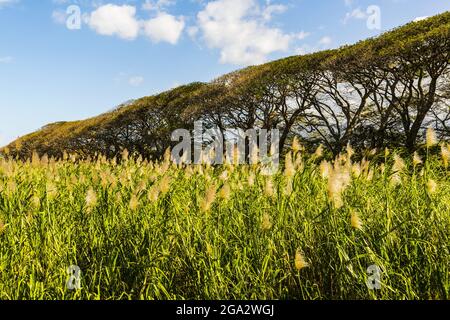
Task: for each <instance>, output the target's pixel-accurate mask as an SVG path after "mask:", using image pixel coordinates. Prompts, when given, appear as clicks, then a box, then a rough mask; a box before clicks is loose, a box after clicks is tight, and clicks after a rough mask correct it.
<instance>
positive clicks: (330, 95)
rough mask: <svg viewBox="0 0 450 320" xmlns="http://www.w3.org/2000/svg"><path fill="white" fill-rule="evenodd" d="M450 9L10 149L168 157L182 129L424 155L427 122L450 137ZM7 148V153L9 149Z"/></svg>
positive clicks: (61, 128) (146, 101) (50, 129)
mask: <svg viewBox="0 0 450 320" xmlns="http://www.w3.org/2000/svg"><path fill="white" fill-rule="evenodd" d="M449 65H450V12H446V13H443V14H441V15H438V16H435V17H432V18H429V19H426V20H423V21H419V22H412V23H409V24H407V25H405V26H403V27H400V28H398V29H395V30H393V31H390V32H387V33H385V34H383V35H381V36H379V37H376V38H372V39H368V40H365V41H361V42H359V43H357V44H355V45H352V46H346V47H342V48H339V49H336V50H328V51H322V52H318V53H313V54H309V55H304V56H293V57H289V58H286V59H282V60H278V61H274V62H271V63H268V64H264V65H260V66H253V67H249V68H246V69H243V70H239V71H237V72H234V73H231V74H227V75H225V76H223V77H221V78H218V79H216V80H214V81H212V82H210V83H192V84H189V85H186V86H181V87H178V88H175V89H173V90H170V91H168V92H164V93H162V94H159V95H155V96H151V97H145V98H142V99H139V100H136V101H133V102H132V103H131V104H129V105H125V106H122V107H121V108H118V109H116V110H114V111H112V112H109V113H106V114H103V115H100V116H98V117H95V118H92V119H88V120H85V121H78V122H61V123H55V124H51V125H48V126H46V127H44V128H42V129H41V130H39V131H37V132H35V133H32V134H30V135H28V136H25V137H22V138H20V139H18V140H17V141H15V142H13V143H12V144H11V145H10V146H8V151H9V152H10V153H12V154H13V155H18V156H20V157H29V156H30V155H31V153H32V152H33V151H37V152H38V153H40V154H43V153H47V154H49V155H53V156H61V155H62V153H63V152H64V151H67V152H69V153H79V154H82V155H92V154H94V153H102V154H105V155H107V156H111V157H112V156H115V155H117V154H118V153H119V152H121V150H122V149H124V148H126V149H128V150H129V151H130V152H136V153H139V154H141V155H143V156H145V157H149V158H154V157H158V156H161V155H162V154H163V153H164V151H165V150H166V149H167V148H168V147H170V146H173V145H174V142H172V141H171V133H172V132H173V131H174V130H175V129H179V128H185V129H192V128H193V124H194V122H195V121H197V120H202V121H203V123H204V124H206V126H207V127H216V128H218V129H219V130H221V131H222V132H225V131H226V130H227V129H230V128H233V129H237V128H238V129H242V130H244V131H245V130H247V129H251V128H262V129H268V130H271V129H274V128H277V129H279V130H280V136H281V141H280V147H281V149H285V147H286V146H287V145H288V144H289V142H290V141H291V139H292V138H293V137H294V136H298V137H300V139H301V140H302V141H303V142H304V144H305V145H307V146H310V147H311V148H313V147H315V146H317V145H318V144H323V145H324V146H326V147H327V149H328V150H330V151H331V152H332V153H333V154H337V153H339V152H340V151H341V150H342V149H343V148H344V147H345V146H346V145H348V144H351V145H352V146H353V147H354V148H355V149H358V150H362V149H368V148H370V149H373V148H384V147H401V148H404V149H406V150H408V151H411V152H412V151H414V150H415V149H416V148H417V147H418V146H419V145H420V143H421V141H422V137H423V134H424V131H425V129H426V128H427V127H430V126H432V127H433V128H435V130H436V132H437V133H438V136H439V138H440V139H448V138H449V137H450V104H449V101H450V67H449ZM4 151H5V150H4Z"/></svg>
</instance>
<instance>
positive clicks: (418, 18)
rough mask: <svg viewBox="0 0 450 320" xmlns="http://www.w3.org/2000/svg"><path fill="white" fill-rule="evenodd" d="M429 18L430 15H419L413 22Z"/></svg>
mask: <svg viewBox="0 0 450 320" xmlns="http://www.w3.org/2000/svg"><path fill="white" fill-rule="evenodd" d="M428 18H429V16H423V17H417V18H415V19H414V20H413V22H419V21H422V20H426V19H428Z"/></svg>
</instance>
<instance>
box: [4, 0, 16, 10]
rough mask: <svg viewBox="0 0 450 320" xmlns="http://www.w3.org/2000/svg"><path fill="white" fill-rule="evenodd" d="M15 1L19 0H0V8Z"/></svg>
mask: <svg viewBox="0 0 450 320" xmlns="http://www.w3.org/2000/svg"><path fill="white" fill-rule="evenodd" d="M17 2H19V0H0V9H1V8H2V7H6V6H7V5H10V4H13V3H17Z"/></svg>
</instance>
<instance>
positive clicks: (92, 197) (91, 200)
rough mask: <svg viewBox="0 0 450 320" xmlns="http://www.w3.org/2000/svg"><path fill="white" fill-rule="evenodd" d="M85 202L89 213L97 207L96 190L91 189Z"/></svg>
mask: <svg viewBox="0 0 450 320" xmlns="http://www.w3.org/2000/svg"><path fill="white" fill-rule="evenodd" d="M85 200H86V207H87V209H88V210H89V211H90V210H92V209H93V208H94V207H95V206H96V205H97V194H96V193H95V191H94V189H92V188H89V190H88V192H87V194H86V198H85Z"/></svg>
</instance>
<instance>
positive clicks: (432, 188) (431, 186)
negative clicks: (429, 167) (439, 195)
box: [427, 179, 437, 194]
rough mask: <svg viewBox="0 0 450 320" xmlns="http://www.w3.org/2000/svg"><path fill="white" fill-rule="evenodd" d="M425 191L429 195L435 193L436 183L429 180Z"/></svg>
mask: <svg viewBox="0 0 450 320" xmlns="http://www.w3.org/2000/svg"><path fill="white" fill-rule="evenodd" d="M427 191H428V193H429V194H434V193H436V191H437V183H436V181H434V180H433V179H429V180H428V182H427Z"/></svg>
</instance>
